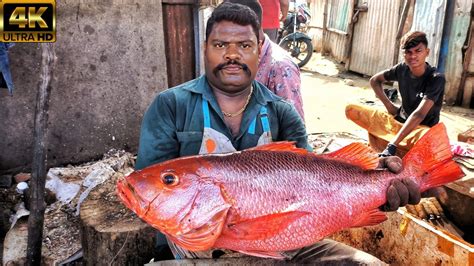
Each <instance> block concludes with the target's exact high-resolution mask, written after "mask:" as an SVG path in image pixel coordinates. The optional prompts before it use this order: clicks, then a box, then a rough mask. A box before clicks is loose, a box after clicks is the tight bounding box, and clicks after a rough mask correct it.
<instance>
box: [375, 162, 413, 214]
mask: <svg viewBox="0 0 474 266" xmlns="http://www.w3.org/2000/svg"><path fill="white" fill-rule="evenodd" d="M378 167H379V168H387V169H388V170H389V171H390V172H392V173H394V174H398V173H400V172H401V171H402V170H403V165H402V159H401V158H400V157H398V156H388V157H380V160H379V165H378ZM420 199H421V193H420V187H419V186H418V185H417V184H416V183H415V182H414V181H412V180H411V179H408V178H405V179H394V180H392V181H391V182H390V186H389V187H388V188H387V202H386V203H385V204H384V205H382V206H381V207H380V209H381V210H382V211H396V210H397V209H398V208H399V207H403V206H405V205H407V204H418V203H419V202H420Z"/></svg>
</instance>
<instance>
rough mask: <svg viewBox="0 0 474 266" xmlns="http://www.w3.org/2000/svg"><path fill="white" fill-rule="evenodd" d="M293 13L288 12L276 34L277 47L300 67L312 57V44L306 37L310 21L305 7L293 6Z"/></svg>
mask: <svg viewBox="0 0 474 266" xmlns="http://www.w3.org/2000/svg"><path fill="white" fill-rule="evenodd" d="M295 9H296V10H295V11H293V12H289V13H288V16H287V18H286V19H285V21H284V22H283V25H282V27H280V30H279V32H278V45H279V46H280V47H282V48H283V49H285V50H286V51H288V52H289V53H290V55H291V57H292V59H293V61H294V62H295V63H296V64H297V65H298V66H299V67H302V66H304V65H306V64H307V63H308V62H309V60H310V59H311V56H312V55H313V43H312V40H311V38H310V37H309V36H308V35H306V33H305V32H306V25H307V24H308V23H309V20H310V19H311V15H310V12H309V10H308V8H307V7H306V5H300V6H298V7H296V6H295Z"/></svg>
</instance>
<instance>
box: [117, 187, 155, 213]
mask: <svg viewBox="0 0 474 266" xmlns="http://www.w3.org/2000/svg"><path fill="white" fill-rule="evenodd" d="M117 194H118V196H119V198H120V199H121V200H122V202H123V203H124V204H125V206H126V207H127V208H129V209H130V210H132V211H133V212H135V213H136V214H137V215H138V216H139V217H143V216H145V215H146V213H147V212H148V209H149V208H150V204H149V203H147V202H146V201H144V200H143V199H142V198H141V197H140V196H139V195H138V194H137V193H136V192H135V189H134V188H133V186H132V185H131V184H130V183H128V182H127V180H126V179H123V180H119V181H118V183H117ZM136 206H139V207H136Z"/></svg>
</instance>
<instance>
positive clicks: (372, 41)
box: [348, 0, 403, 75]
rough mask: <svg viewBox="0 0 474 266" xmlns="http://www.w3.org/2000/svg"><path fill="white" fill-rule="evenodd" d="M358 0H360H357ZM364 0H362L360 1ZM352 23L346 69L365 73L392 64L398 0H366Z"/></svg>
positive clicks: (367, 73) (374, 71)
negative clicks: (350, 45)
mask: <svg viewBox="0 0 474 266" xmlns="http://www.w3.org/2000/svg"><path fill="white" fill-rule="evenodd" d="M359 2H360V1H359ZM364 2H365V1H364ZM366 2H367V6H368V11H367V12H363V13H360V15H359V20H358V22H357V23H356V24H355V25H354V35H353V41H352V49H351V58H350V62H349V68H348V69H349V70H351V71H354V72H358V73H361V74H366V75H374V74H375V73H377V72H379V71H381V70H383V69H386V68H389V67H391V66H392V65H393V58H394V52H395V49H398V48H395V39H396V36H397V28H398V22H399V17H400V12H401V8H402V4H403V1H402V0H367V1H366Z"/></svg>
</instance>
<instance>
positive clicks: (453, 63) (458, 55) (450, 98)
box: [445, 0, 472, 105]
mask: <svg viewBox="0 0 474 266" xmlns="http://www.w3.org/2000/svg"><path fill="white" fill-rule="evenodd" d="M471 8H472V0H456V2H455V4H454V14H453V18H452V26H451V32H450V34H449V48H448V56H447V59H446V68H445V75H446V87H445V100H446V103H447V104H448V105H453V104H458V105H460V104H461V102H462V95H459V96H460V97H459V99H458V93H459V92H460V91H462V90H463V88H460V84H461V75H462V72H463V71H462V70H463V67H462V66H463V61H462V60H463V46H464V43H465V41H466V37H467V34H468V29H469V24H470V21H471Z"/></svg>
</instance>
